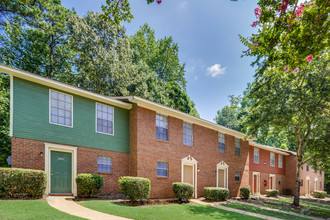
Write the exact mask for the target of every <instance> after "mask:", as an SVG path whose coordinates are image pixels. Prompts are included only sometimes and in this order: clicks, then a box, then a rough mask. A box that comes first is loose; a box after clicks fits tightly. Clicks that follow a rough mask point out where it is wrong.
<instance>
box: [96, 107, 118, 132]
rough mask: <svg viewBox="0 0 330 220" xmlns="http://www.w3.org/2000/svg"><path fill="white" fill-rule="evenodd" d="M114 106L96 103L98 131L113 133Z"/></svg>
mask: <svg viewBox="0 0 330 220" xmlns="http://www.w3.org/2000/svg"><path fill="white" fill-rule="evenodd" d="M113 115H114V109H113V107H110V106H107V105H103V104H100V103H96V132H99V133H104V134H110V135H113V133H114V129H113V118H114V117H113Z"/></svg>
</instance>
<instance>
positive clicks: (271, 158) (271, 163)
mask: <svg viewBox="0 0 330 220" xmlns="http://www.w3.org/2000/svg"><path fill="white" fill-rule="evenodd" d="M270 165H271V166H272V167H274V166H275V154H274V153H273V152H270Z"/></svg>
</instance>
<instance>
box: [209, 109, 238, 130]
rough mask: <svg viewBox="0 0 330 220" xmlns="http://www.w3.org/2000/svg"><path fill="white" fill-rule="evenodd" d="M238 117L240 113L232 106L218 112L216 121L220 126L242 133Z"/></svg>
mask: <svg viewBox="0 0 330 220" xmlns="http://www.w3.org/2000/svg"><path fill="white" fill-rule="evenodd" d="M237 116H238V111H237V110H236V109H235V108H234V107H233V106H232V105H226V106H225V107H223V108H222V109H220V110H218V111H217V115H216V117H215V119H214V121H215V122H216V123H217V124H219V125H222V126H225V127H227V128H231V129H234V130H236V131H240V124H239V121H238V117H237Z"/></svg>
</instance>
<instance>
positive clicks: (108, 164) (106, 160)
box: [97, 156, 112, 173]
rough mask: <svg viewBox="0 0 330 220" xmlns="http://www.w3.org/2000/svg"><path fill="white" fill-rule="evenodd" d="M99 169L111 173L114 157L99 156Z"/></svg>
mask: <svg viewBox="0 0 330 220" xmlns="http://www.w3.org/2000/svg"><path fill="white" fill-rule="evenodd" d="M97 171H98V172H105V173H111V172H112V159H111V158H110V157H101V156H98V157H97Z"/></svg>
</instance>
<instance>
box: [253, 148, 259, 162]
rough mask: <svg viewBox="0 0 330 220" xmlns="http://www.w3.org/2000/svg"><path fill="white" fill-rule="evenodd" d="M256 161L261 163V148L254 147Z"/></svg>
mask: <svg viewBox="0 0 330 220" xmlns="http://www.w3.org/2000/svg"><path fill="white" fill-rule="evenodd" d="M254 162H255V163H259V148H256V147H255V148H254Z"/></svg>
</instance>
